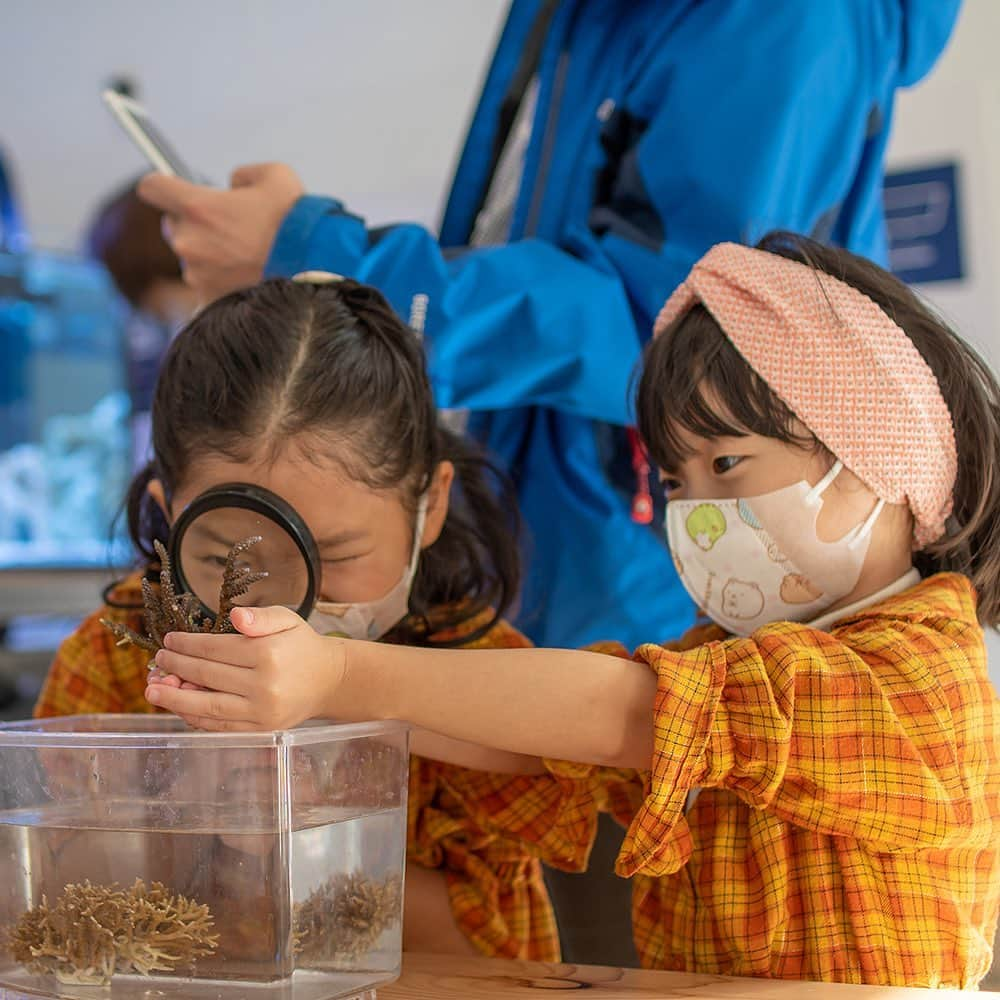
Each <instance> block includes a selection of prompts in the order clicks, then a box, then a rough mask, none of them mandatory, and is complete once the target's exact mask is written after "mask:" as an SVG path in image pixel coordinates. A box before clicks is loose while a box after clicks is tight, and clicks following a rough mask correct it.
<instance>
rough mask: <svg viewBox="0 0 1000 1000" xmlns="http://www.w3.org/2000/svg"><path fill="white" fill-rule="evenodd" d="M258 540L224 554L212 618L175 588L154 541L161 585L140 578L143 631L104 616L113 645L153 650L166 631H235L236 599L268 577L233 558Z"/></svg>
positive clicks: (164, 554)
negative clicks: (144, 626) (142, 632)
mask: <svg viewBox="0 0 1000 1000" xmlns="http://www.w3.org/2000/svg"><path fill="white" fill-rule="evenodd" d="M259 541H260V536H259V535H255V536H253V537H251V538H244V539H243V541H241V542H237V543H236V544H235V545H234V546H233V547H232V548H231V549H230V550H229V555H228V556H227V557H226V564H225V567H224V569H223V571H222V585H221V586H220V588H219V611H218V613H217V614H216V615H215V617H214V619H207V620H206V618H205V615H204V611H203V609H202V607H201V604H200V602H199V601H198V598H197V597H195V595H194V594H187V593H183V594H178V593H177V592H176V590H175V589H174V574H173V568H172V567H171V565H170V556H169V555H168V554H167V550H166V549H165V548H164V547H163V545H161V544H160V542H154V543H153V546H154V548H155V549H156V554H157V555H158V556H159V558H160V586H159V590H157V589H156V588H154V587H153V585H152V584H151V583H150V582H149V581H148V580H143V581H142V602H143V619H144V621H145V625H146V635H144V636H143V635H139V633H138V632H134V631H133V630H132V629H130V628H128V627H127V626H125V625H122V624H121V623H120V622H114V621H111V620H110V619H107V618H102V619H101V624H102V625H104V626H105V627H106V628H108V629H110V630H111V632H112V634H113V635H114V636H115V638H116V639H117V643H116V645H119V646H124V645H127V644H128V643H132V644H133V645H135V646H139V647H140V648H141V649H145V650H148V651H149V652H150V653H153V654H155V653H156V652H157V651H158V650H160V649H162V648H163V637H164V636H165V635H166V634H167V633H168V632H213V633H216V634H218V633H221V632H235V631H236V629H234V628H233V623H232V621H231V620H230V618H229V613H230V612H231V611H232V610H233V608H234V607H236V601H237V600H238V599H239V598H240V597H243V595H244V594H246V593H247V592H248V591H249V590H250V588H251V587H252V586H253V585H254V584H255V583H258V582H259V581H261V580H263V579H265V578H266V577H267V573H266V572H265V571H263V570H262V571H258V572H255V571H252V570H251V569H250V568H249V567H248V566H237V565H236V561H237V559H239V557H240V556H241V555H242V554H243V553H244V552H246V550H247V549H249V548H250V547H251V546H252V545H256V544H257V543H258V542H259Z"/></svg>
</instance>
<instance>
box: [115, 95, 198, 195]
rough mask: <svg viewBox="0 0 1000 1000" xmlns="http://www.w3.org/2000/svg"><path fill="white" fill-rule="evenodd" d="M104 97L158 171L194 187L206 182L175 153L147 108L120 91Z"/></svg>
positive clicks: (127, 132)
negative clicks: (189, 182)
mask: <svg viewBox="0 0 1000 1000" xmlns="http://www.w3.org/2000/svg"><path fill="white" fill-rule="evenodd" d="M101 97H102V98H103V99H104V103H105V104H106V105H107V106H108V109H109V110H110V111H111V113H112V114H113V115H114V116H115V118H116V119H117V120H118V123H119V124H120V125H121V127H122V128H123V129H124V130H125V132H126V134H127V135H128V136H129V138H130V139H131V140H132V141H133V142H134V143H135V144H136V146H138V148H139V150H140V152H141V153H142V154H143V155H144V156H145V157H146V159H147V160H149V162H150V163H151V164H152V165H153V168H154V169H155V170H158V171H159V172H160V173H163V174H167V175H169V176H170V177H180V178H181V179H182V180H186V181H191V182H192V183H194V184H200V183H204V182H203V181H202V180H201V179H200V178H199V177H198V176H197V175H196V174H194V173H193V172H192V171H191V170H190V169H188V166H187V164H186V163H185V162H184V161H183V160H182V159H181V158H180V157H179V156H178V155H177V153H176V152H174V149H173V147H172V146H171V145H170V143H169V142H167V140H166V139H165V138H164V136H163V134H162V133H161V132H160V130H159V129H158V128H157V127H156V126H155V125H154V124H153V121H152V119H151V118H150V117H149V115H148V113H147V112H146V109H145V108H144V107H143V106H142V105H141V104H139V103H138V102H137V101H134V100H132V98H130V97H125V96H123V95H122V94H119V93H118V92H117V91H116V90H105V91H103V92H102V94H101Z"/></svg>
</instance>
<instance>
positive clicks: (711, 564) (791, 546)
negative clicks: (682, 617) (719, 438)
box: [667, 461, 885, 635]
mask: <svg viewBox="0 0 1000 1000" xmlns="http://www.w3.org/2000/svg"><path fill="white" fill-rule="evenodd" d="M843 467H844V466H843V464H842V463H841V462H839V461H838V462H836V463H835V464H834V466H833V468H832V469H830V471H829V472H828V473H827V474H826V475H825V476H824V477H823V478H822V479H821V480H820V481H819V482H818V483H817V484H816V485H815V486H810V485H809V483H807V482H806V481H805V480H801V481H799V482H797V483H793V484H792V485H791V486H786V487H785V488H784V489H780V490H775V491H774V492H773V493H765V494H762V495H761V496H757V497H749V498H747V499H744V500H671V501H669V502H668V503H667V540H668V542H669V544H670V552H671V555H672V556H673V559H674V565H675V566H676V568H677V572H678V575H679V576H680V578H681V582H682V583H683V584H684V586H685V587H686V588H687V592H688V593H689V594H690V595H691V597H692V599H693V600H694V601H695V602H696V603H697V604H698V606H699V607H700V608H701V609H702V610H703V611H704V612H705V613H706V614H707V615H708V616H709V617H710V618H711V619H712V620H713V621H715V622H717V623H718V624H719V625H721V626H722V627H723V628H724V629H726V630H727V631H729V632H732V633H733V634H735V635H750V633H751V632H753V631H754V629H757V628H760V627H761V626H762V625H767V624H768V623H769V622H775V621H809V620H810V619H811V618H815V617H816V616H817V615H818V614H819V613H820V612H822V611H823V610H824V609H826V608H828V607H830V605H831V604H833V603H835V602H836V601H839V600H840V599H841V598H842V597H846V596H847V595H848V594H849V593H850V592H851V591H852V590H853V589H854V588H855V586H856V585H857V582H858V579H859V578H860V576H861V569H862V567H863V566H864V562H865V556H866V555H867V554H868V546H869V544H870V543H871V532H872V527H873V526H874V524H875V520H876V518H877V517H878V515H879V514H880V513H881V511H882V507H883V506H884V504H885V501H883V500H879V501H878V502H877V503H876V504H875V506H874V508H873V509H872V512H871V513H870V514H869V515H868V517H866V518H865V520H864V522H863V523H862V524H860V525H858V526H857V527H855V528H852V529H851V530H850V531H849V532H848V533H847V534H846V535H844V537H843V538H840V539H838V540H837V541H835V542H824V541H822V540H821V539H820V538H819V537H818V536H817V534H816V520H817V518H818V517H819V512H820V509H821V508H822V499H821V498H822V496H823V493H824V492H825V491H826V489H827V488H828V487H829V485H830V484H831V483H832V482H833V480H834V479H836V478H837V476H838V475H839V473H840V470H841V469H843Z"/></svg>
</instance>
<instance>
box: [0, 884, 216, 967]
mask: <svg viewBox="0 0 1000 1000" xmlns="http://www.w3.org/2000/svg"><path fill="white" fill-rule="evenodd" d="M211 929H212V915H211V913H210V912H209V909H208V907H207V906H205V905H203V904H199V903H196V902H194V901H193V900H190V899H187V898H186V897H184V896H172V895H171V894H170V893H169V892H168V891H167V889H165V888H164V887H163V885H161V884H160V883H159V882H153V883H152V884H151V885H150V887H149V888H148V889H147V888H146V885H145V883H144V882H142V881H141V880H139V879H136V881H135V883H134V884H133V885H132V887H131V888H130V889H120V888H119V887H118V886H117V885H110V886H107V885H91V884H90V882H83V883H80V884H78V885H67V886H66V888H65V889H64V890H63V893H62V895H61V896H60V897H59V899H58V900H56V903H55V905H54V906H51V907H50V906H49V905H48V901H47V900H46V899H45V897H44V896H43V897H42V903H41V905H40V906H36V907H35V908H34V909H33V910H29V911H28V912H27V913H25V914H24V915H23V916H22V917H21V919H20V920H19V921H18V922H17V925H16V926H15V927H14V929H13V931H11V932H10V935H9V946H10V950H11V952H12V953H13V955H14V959H15V960H16V961H17V962H20V963H21V964H22V965H24V966H26V967H27V968H28V970H29V971H31V972H35V973H40V974H42V975H46V974H48V975H54V976H55V977H56V978H57V979H58V980H59V981H60V982H62V983H78V984H85V985H92V986H100V985H105V984H107V983H109V982H110V981H111V977H112V975H113V974H114V973H116V972H121V973H136V972H137V973H139V974H140V975H142V976H148V975H150V973H152V972H171V971H173V970H174V969H175V968H176V967H177V966H178V965H181V964H187V965H190V964H192V963H193V962H194V960H195V959H196V958H198V957H199V956H201V955H211V954H212V953H213V952H214V951H215V948H216V945H217V944H218V935H216V934H212V933H211Z"/></svg>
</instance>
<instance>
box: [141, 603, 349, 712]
mask: <svg viewBox="0 0 1000 1000" xmlns="http://www.w3.org/2000/svg"><path fill="white" fill-rule="evenodd" d="M230 617H231V619H232V622H233V625H234V626H235V627H236V628H237V629H238V630H239V632H240V633H242V634H241V635H202V634H194V633H187V632H171V633H170V634H169V635H168V636H167V637H166V638H165V640H164V642H165V645H166V648H165V649H161V650H160V651H159V652H158V653H157V654H156V665H157V667H159V668H161V669H162V670H164V671H165V672H166V673H167V674H168V675H173V676H174V677H176V678H179V680H180V684H179V685H177V682H176V681H171V682H169V683H166V682H164V681H163V680H159V679H157V678H151V679H150V683H149V685H148V686H147V688H146V698H147V699H148V700H149V702H150V703H151V704H153V705H156V706H158V707H160V708H165V709H166V710H167V711H169V712H173V713H174V714H175V715H179V716H180V717H181V718H182V719H184V721H185V722H187V723H188V725H191V726H196V727H198V728H199V729H213V730H233V729H237V730H248V729H262V730H271V729H291V728H292V727H293V726H296V725H298V724H299V723H300V722H304V721H305V720H306V719H310V718H314V717H315V716H318V715H322V714H324V706H325V705H327V704H329V701H330V697H329V696H330V694H331V693H332V692H333V691H334V690H335V688H336V687H337V685H338V683H339V682H340V680H341V677H342V675H343V672H344V653H343V644H342V643H341V642H340V641H339V640H337V639H332V638H325V637H323V636H320V635H318V634H317V633H316V632H315V631H314V630H313V629H312V628H311V627H310V626H309V625H308V623H306V622H305V621H303V620H302V619H301V618H300V617H299V616H298V615H296V614H295V613H294V612H293V611H290V610H288V608H282V607H274V608H235V609H234V610H233V612H232V614H231V616H230Z"/></svg>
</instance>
